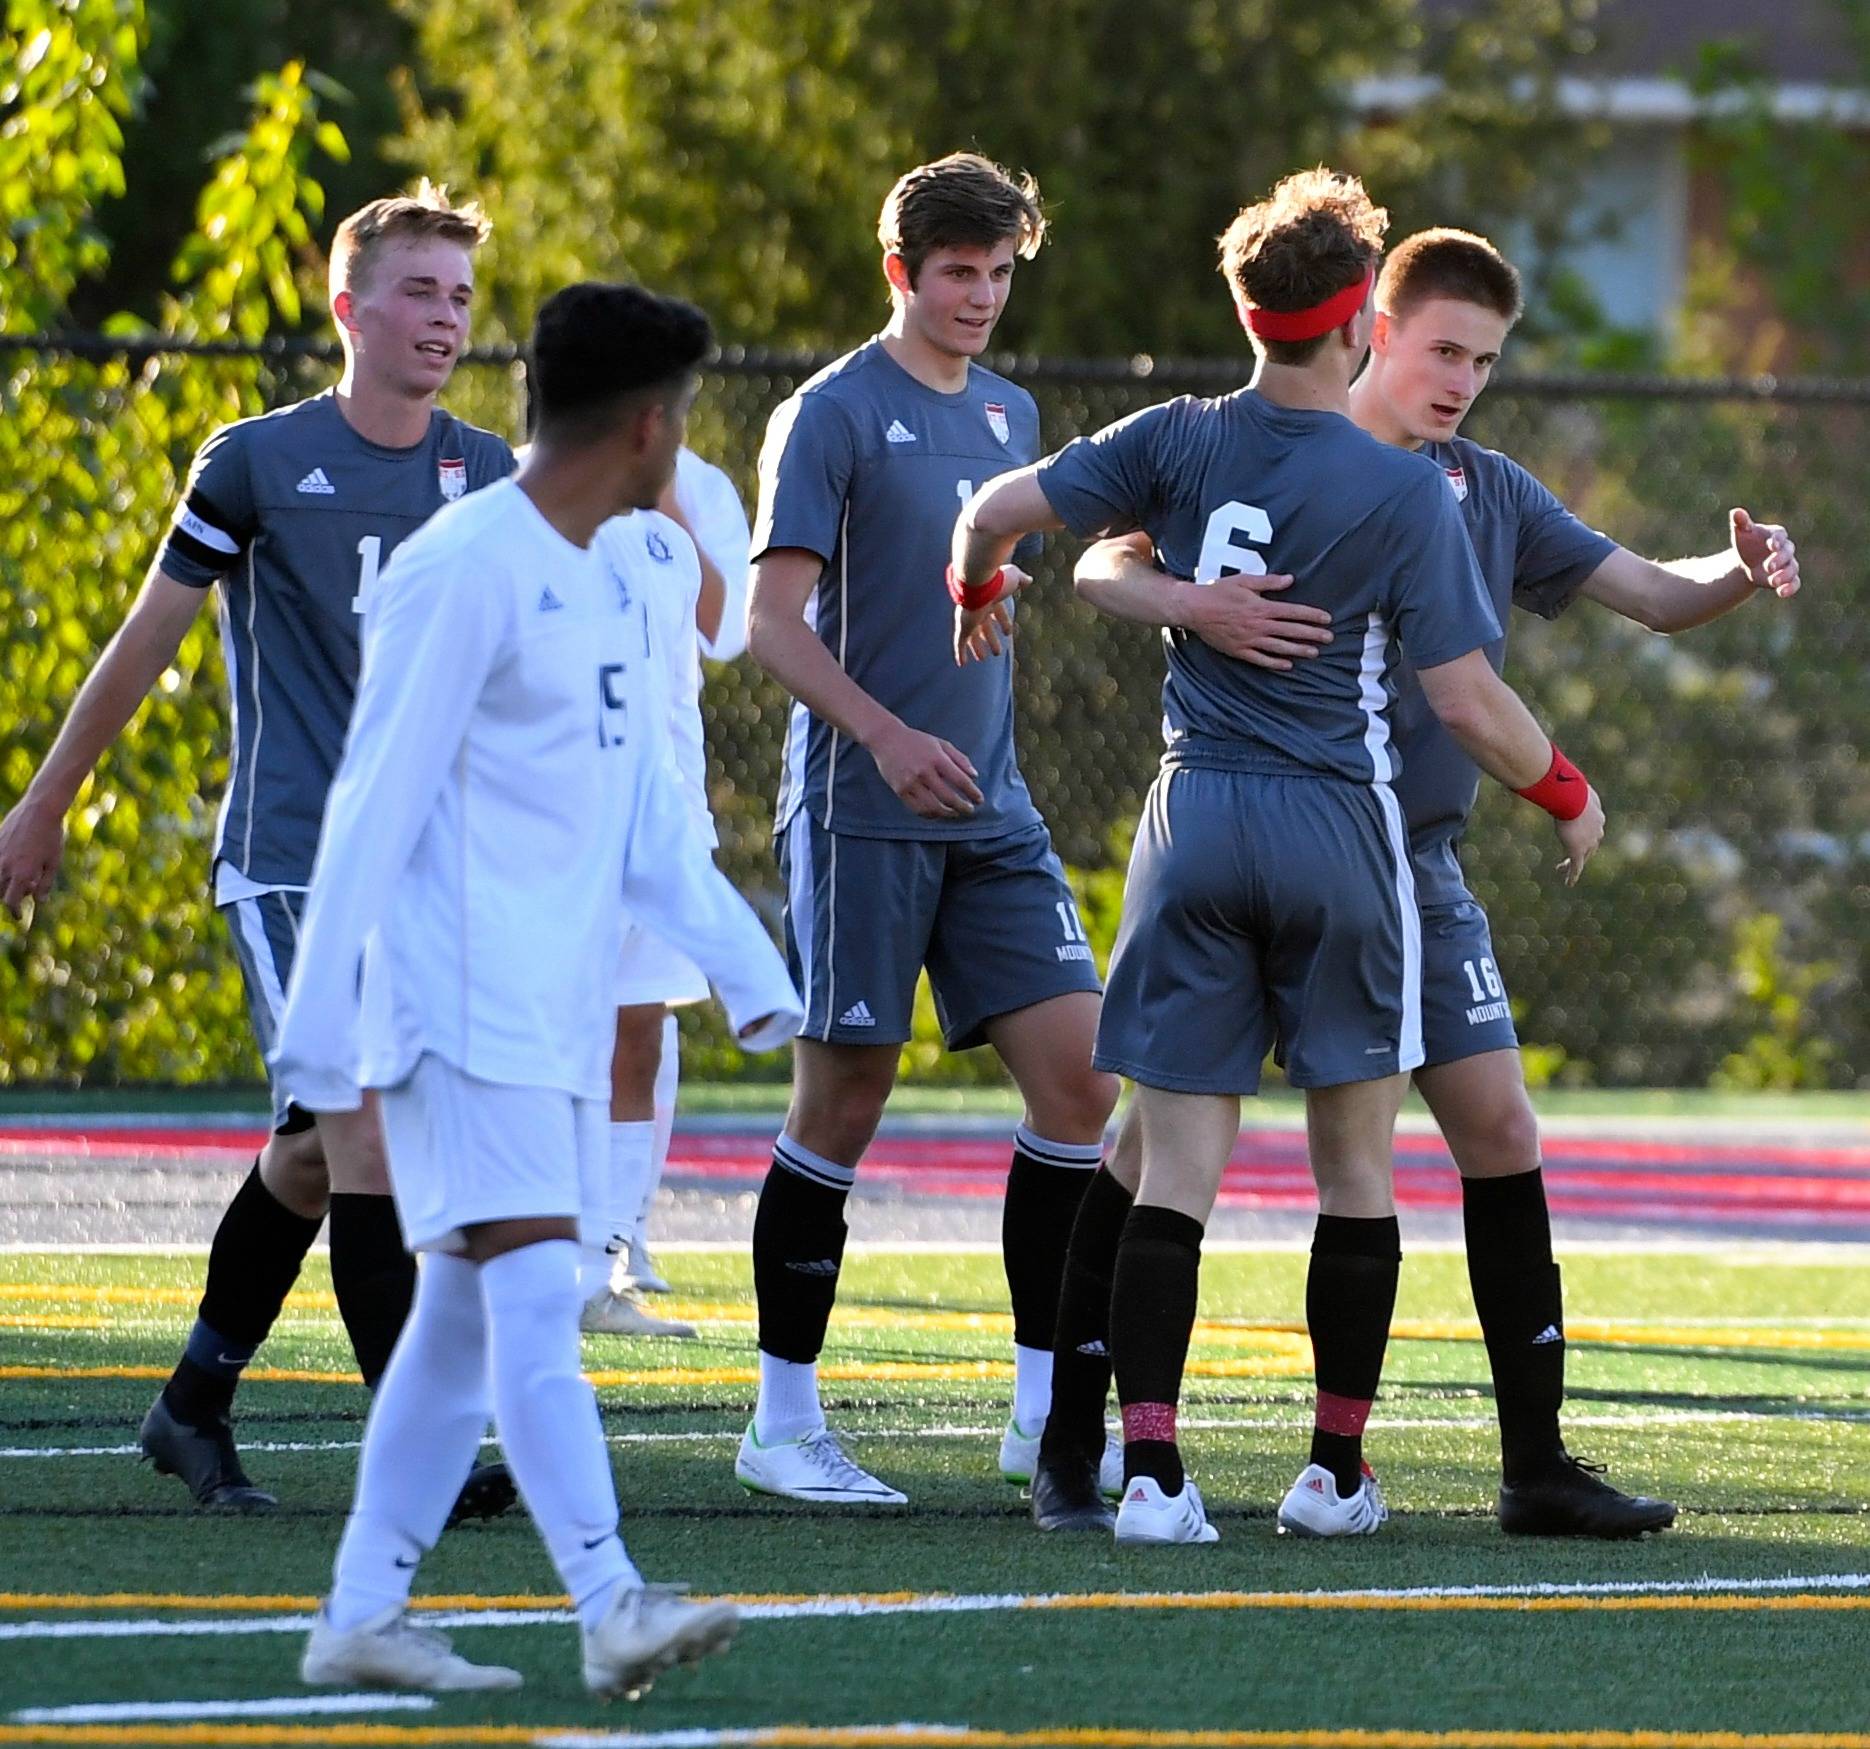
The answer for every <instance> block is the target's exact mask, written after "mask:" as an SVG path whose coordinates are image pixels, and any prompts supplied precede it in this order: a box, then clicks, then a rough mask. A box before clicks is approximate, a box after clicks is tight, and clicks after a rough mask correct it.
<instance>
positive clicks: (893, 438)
mask: <svg viewBox="0 0 1870 1749" xmlns="http://www.w3.org/2000/svg"><path fill="white" fill-rule="evenodd" d="M883 436H884V439H885V441H886V442H889V443H914V442H915V440H916V434H915V433H914V432H913V431H911V430H910V429H909V427H908V426H907V425H905V424H904V423H903V422H902V421H901V420H900V419H892V420H891V421H890V428H889V430H887V431H886V432H884V433H883Z"/></svg>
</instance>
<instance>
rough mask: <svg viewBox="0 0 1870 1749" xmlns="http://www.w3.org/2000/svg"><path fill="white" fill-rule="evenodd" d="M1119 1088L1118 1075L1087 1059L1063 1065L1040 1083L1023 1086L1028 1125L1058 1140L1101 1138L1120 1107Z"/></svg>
mask: <svg viewBox="0 0 1870 1749" xmlns="http://www.w3.org/2000/svg"><path fill="white" fill-rule="evenodd" d="M1120 1090H1121V1083H1119V1081H1118V1080H1117V1077H1116V1076H1115V1075H1110V1074H1106V1073H1105V1072H1104V1071H1103V1070H1102V1069H1094V1068H1092V1067H1091V1065H1090V1063H1089V1062H1088V1061H1087V1062H1085V1063H1083V1064H1082V1065H1080V1064H1076V1063H1074V1064H1071V1065H1070V1066H1069V1067H1067V1066H1064V1065H1060V1066H1058V1067H1057V1068H1055V1069H1054V1070H1053V1071H1052V1072H1051V1073H1050V1074H1049V1075H1047V1076H1046V1077H1045V1079H1044V1080H1043V1081H1042V1082H1041V1083H1040V1084H1039V1085H1038V1086H1035V1087H1022V1088H1021V1089H1020V1091H1021V1093H1022V1094H1023V1095H1024V1097H1025V1101H1026V1125H1027V1127H1028V1128H1029V1129H1031V1130H1033V1131H1034V1132H1035V1133H1036V1134H1038V1135H1042V1136H1045V1137H1048V1138H1049V1139H1050V1140H1052V1141H1055V1142H1095V1141H1099V1140H1101V1139H1102V1137H1103V1134H1104V1131H1105V1129H1106V1128H1107V1127H1108V1126H1109V1123H1110V1114H1111V1113H1112V1112H1113V1111H1115V1110H1116V1109H1117V1095H1118V1093H1119V1091H1120Z"/></svg>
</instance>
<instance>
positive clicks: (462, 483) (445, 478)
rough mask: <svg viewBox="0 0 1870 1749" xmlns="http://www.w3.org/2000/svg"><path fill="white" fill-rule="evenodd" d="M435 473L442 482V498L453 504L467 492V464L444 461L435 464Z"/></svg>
mask: <svg viewBox="0 0 1870 1749" xmlns="http://www.w3.org/2000/svg"><path fill="white" fill-rule="evenodd" d="M435 472H436V475H437V477H438V478H439V479H440V481H441V488H442V496H443V497H444V498H446V499H447V500H448V502H449V503H450V504H452V503H453V502H454V501H455V500H456V499H457V498H459V497H460V496H461V494H462V493H463V492H465V491H466V490H467V463H466V462H465V461H449V460H447V459H445V458H444V459H443V460H441V461H439V462H437V463H436V464H435Z"/></svg>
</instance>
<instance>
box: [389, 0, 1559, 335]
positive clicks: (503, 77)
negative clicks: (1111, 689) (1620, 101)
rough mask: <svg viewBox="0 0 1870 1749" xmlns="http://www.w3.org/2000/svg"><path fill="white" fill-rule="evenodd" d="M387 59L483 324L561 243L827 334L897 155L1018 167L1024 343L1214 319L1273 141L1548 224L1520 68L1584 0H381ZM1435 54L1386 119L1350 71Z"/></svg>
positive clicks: (782, 330)
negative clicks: (483, 253)
mask: <svg viewBox="0 0 1870 1749" xmlns="http://www.w3.org/2000/svg"><path fill="white" fill-rule="evenodd" d="M399 3H400V4H401V5H402V6H403V8H404V12H405V16H406V17H407V18H408V19H409V21H410V23H411V25H412V26H413V28H414V30H415V32H416V51H417V65H418V69H419V79H418V89H417V93H416V96H415V99H414V102H413V104H412V108H411V112H410V116H409V122H408V128H407V134H406V137H405V139H404V140H403V141H402V142H401V144H400V145H399V146H398V147H397V148H396V151H397V152H398V154H399V155H400V156H402V157H403V158H404V159H405V160H406V161H407V162H408V163H409V164H410V165H411V166H412V167H420V168H421V169H423V170H424V171H426V172H428V173H429V174H432V175H442V176H447V177H449V178H451V179H453V180H455V181H458V182H461V183H463V184H466V185H469V186H471V187H473V188H474V189H476V190H477V191H478V192H479V193H480V194H482V195H483V196H484V198H485V199H486V200H487V201H488V203H489V205H490V207H491V209H492V212H493V216H494V218H495V221H496V227H497V229H496V234H495V238H494V242H493V245H492V247H491V249H490V251H489V253H488V256H487V258H486V268H485V273H484V279H485V283H486V284H487V285H488V286H489V287H490V288H491V290H492V292H493V303H494V307H495V308H496V310H497V311H498V313H499V315H500V317H501V319H502V320H503V321H504V322H505V323H506V324H507V326H508V327H509V329H510V330H512V331H519V330H521V329H523V327H524V324H525V323H526V321H527V320H528V319H529V317H530V314H531V312H532V310H533V308H534V307H535V306H536V305H537V303H538V301H539V299H540V297H541V296H542V295H543V294H544V293H545V292H546V291H547V290H549V289H550V288H552V287H555V286H557V285H560V284H562V283H564V282H565V281H566V280H567V279H571V278H575V277H578V276H579V275H582V274H599V275H628V276H633V277H636V278H639V279H642V280H644V281H646V282H648V283H651V284H654V285H657V286H659V287H662V288H665V289H668V290H671V291H678V292H681V293H683V294H684V295H686V296H689V297H692V298H694V299H695V300H696V301H698V302H700V303H701V304H702V305H704V307H706V308H707V309H708V310H709V311H710V312H711V313H712V314H713V315H714V317H715V319H716V322H717V325H718V326H719V328H720V330H721V332H722V334H723V336H724V337H725V338H726V339H728V340H730V341H735V342H741V343H746V344H765V345H781V346H787V345H798V346H837V345H845V344H848V343H849V342H850V341H851V340H853V339H854V338H856V337H857V336H859V335H861V334H864V333H866V332H868V331H870V330H872V329H873V328H875V327H876V326H878V325H879V323H880V321H881V318H882V316H883V313H884V311H885V308H886V305H885V302H884V292H883V287H882V281H881V277H880V273H879V269H878V265H877V258H876V244H875V237H874V232H873V226H874V222H875V215H876V211H877V208H878V206H879V205H880V203H881V201H882V197H883V194H884V192H885V190H887V188H888V187H889V185H890V183H891V181H892V180H893V179H894V177H895V176H896V175H897V174H898V173H899V172H900V171H902V170H903V169H905V168H907V167H908V166H909V165H910V164H913V163H915V162H917V161H918V160H920V159H923V158H926V157H930V156H933V155H935V154H937V153H940V152H943V151H947V150H950V149H953V148H956V147H973V148H976V149H978V150H981V151H984V152H986V153H988V154H989V155H991V156H993V157H996V158H999V159H1001V160H1003V161H1005V162H1008V163H1012V164H1015V165H1021V166H1025V167H1028V168H1030V169H1032V170H1033V171H1034V172H1035V173H1036V174H1037V175H1038V177H1039V179H1040V181H1041V183H1042V185H1043V187H1044V190H1045V193H1046V196H1047V200H1048V204H1049V206H1050V208H1051V210H1052V213H1053V216H1054V218H1055V220H1056V223H1057V226H1058V231H1057V238H1058V241H1057V244H1056V246H1055V247H1054V248H1052V249H1049V250H1047V251H1046V252H1045V254H1043V255H1042V256H1041V257H1040V259H1039V260H1038V261H1037V262H1036V263H1034V264H1033V266H1032V267H1031V268H1030V269H1024V270H1022V275H1023V279H1022V286H1021V290H1020V293H1019V295H1018V297H1016V299H1015V300H1014V302H1013V304H1012V306H1011V308H1010V311H1009V314H1008V317H1007V319H1006V322H1005V324H1004V325H1003V328H1002V336H1003V339H1004V341H1005V342H1006V344H1007V345H1009V346H1011V347H1014V348H1017V349H1020V350H1033V351H1045V352H1049V353H1053V354H1061V353H1063V354H1078V355H1090V354H1111V353H1115V354H1120V355H1127V354H1130V353H1134V352H1139V351H1148V352H1151V353H1153V354H1157V355H1172V354H1178V353H1211V352H1215V351H1220V350H1228V349H1232V348H1234V347H1235V346H1237V345H1238V335H1237V331H1236V329H1235V328H1234V325H1233V319H1232V315H1231V312H1230V310H1229V307H1228V304H1227V300H1226V298H1225V296H1224V295H1223V294H1222V293H1221V291H1220V289H1219V287H1218V286H1217V284H1216V281H1215V276H1214V267H1215V251H1214V238H1215V235H1216V234H1217V232H1218V231H1219V230H1220V229H1221V227H1222V226H1223V225H1224V224H1225V223H1226V221H1227V219H1228V218H1229V217H1230V216H1231V214H1232V213H1233V212H1234V210H1235V209H1236V208H1237V207H1238V206H1239V205H1240V204H1241V203H1242V202H1243V201H1244V200H1247V199H1250V198H1252V197H1253V196H1255V195H1256V194H1258V193H1260V192H1262V191H1263V190H1264V189H1265V188H1267V187H1268V186H1269V185H1270V184H1271V183H1272V182H1273V181H1274V180H1275V179H1276V178H1277V177H1278V176H1279V175H1281V174H1283V173H1285V172H1286V171H1288V170H1291V169H1294V168H1297V167H1300V166H1302V165H1305V164H1309V163H1313V162H1316V161H1319V160H1321V159H1329V160H1332V161H1334V162H1337V163H1341V164H1343V165H1345V166H1347V167H1348V168H1351V169H1363V168H1367V169H1368V170H1369V171H1370V172H1371V174H1372V176H1373V178H1375V179H1376V188H1377V192H1378V194H1379V196H1380V197H1381V198H1382V199H1383V200H1385V201H1386V202H1387V203H1389V204H1390V205H1391V206H1392V208H1393V209H1394V211H1395V215H1396V218H1397V221H1398V224H1399V225H1401V226H1405V227H1413V226H1416V225H1422V224H1429V223H1442V222H1458V223H1467V224H1475V223H1479V224H1489V223H1493V222H1495V221H1497V220H1498V219H1500V218H1501V217H1502V216H1503V215H1505V214H1506V213H1507V212H1509V211H1512V212H1516V213H1522V214H1523V213H1524V212H1526V211H1527V210H1529V209H1536V210H1537V212H1538V213H1539V214H1540V215H1542V217H1541V221H1540V222H1541V224H1543V225H1546V226H1547V228H1548V229H1550V228H1553V227H1559V226H1561V225H1562V220H1563V217H1564V215H1565V214H1566V212H1567V211H1568V210H1569V209H1568V203H1567V201H1566V193H1567V189H1568V187H1569V184H1568V181H1567V167H1568V165H1571V164H1575V162H1576V161H1577V158H1578V155H1579V153H1580V152H1582V151H1583V150H1584V149H1586V148H1587V147H1588V145H1589V143H1590V142H1589V140H1588V138H1587V137H1584V136H1582V135H1581V134H1580V132H1579V130H1578V129H1577V127H1576V126H1575V124H1569V123H1567V124H1563V125H1561V124H1560V122H1559V121H1558V119H1557V112H1556V109H1555V106H1554V105H1552V104H1551V103H1550V102H1549V100H1548V99H1549V89H1550V85H1551V81H1552V79H1553V78H1554V77H1555V75H1556V73H1557V72H1559V71H1562V70H1563V67H1564V64H1565V62H1566V59H1567V57H1568V56H1570V55H1572V54H1574V53H1575V52H1577V51H1578V50H1579V49H1580V48H1581V47H1582V46H1584V43H1585V41H1586V40H1587V39H1586V35H1585V25H1586V22H1587V21H1588V18H1589V16H1590V12H1591V0H1489V3H1488V4H1487V5H1485V6H1483V7H1481V8H1480V9H1479V10H1478V11H1476V12H1475V13H1473V14H1472V15H1471V16H1465V17H1462V18H1460V19H1457V20H1454V21H1452V22H1450V23H1448V24H1446V25H1444V26H1441V27H1439V28H1438V29H1436V30H1434V31H1430V30H1428V29H1427V28H1426V27H1425V26H1424V24H1423V16H1424V14H1425V11H1426V10H1427V9H1425V8H1424V7H1423V6H1422V5H1421V3H1420V0H1311V3H1310V4H1308V5H1306V6H1304V7H1296V6H1292V5H1289V4H1282V3H1280V0H1232V3H1230V4H1227V5H1219V4H1212V3H1203V4H1193V5H1190V4H1181V3H1179V0H1178V3H1176V4H1169V3H1166V0H1153V3H1149V4H1117V3H1115V0H1031V3H1029V4H1027V5H1024V6H1019V7H1009V6H1004V5H997V4H993V3H992V0H845V3H843V4H840V5H838V6H835V7H828V6H822V5H817V4H812V3H810V0H661V3H660V4H657V5H655V6H643V5H640V4H638V3H637V0H527V3H525V4H521V3H520V0H458V3H457V4H455V5H452V6H449V7H446V8H440V7H432V6H427V5H423V4H419V3H418V0H399ZM1412 69H1416V70H1421V71H1424V72H1427V73H1430V74H1433V75H1435V76H1436V77H1437V78H1438V79H1439V80H1440V84H1439V86H1438V88H1437V89H1436V92H1435V94H1434V95H1433V96H1432V97H1431V98H1430V100H1429V102H1428V105H1427V107H1426V108H1425V109H1423V110H1422V111H1420V112H1415V111H1411V112H1410V113H1409V114H1408V115H1407V116H1406V117H1404V118H1401V119H1399V120H1393V121H1392V120H1386V119H1385V118H1383V117H1382V116H1366V115H1362V114H1360V113H1359V112H1357V111H1356V110H1355V109H1354V108H1353V103H1352V98H1353V95H1354V92H1355V82H1356V81H1357V80H1358V79H1359V78H1360V77H1362V76H1366V75H1373V74H1378V73H1384V74H1387V73H1391V72H1394V71H1397V70H1402V71H1409V70H1412Z"/></svg>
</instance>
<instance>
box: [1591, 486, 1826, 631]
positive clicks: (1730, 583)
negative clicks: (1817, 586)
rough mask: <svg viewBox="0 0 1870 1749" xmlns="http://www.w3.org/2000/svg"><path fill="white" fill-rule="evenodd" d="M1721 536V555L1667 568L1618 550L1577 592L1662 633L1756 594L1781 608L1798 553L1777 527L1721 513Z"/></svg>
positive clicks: (1793, 580) (1714, 615) (1795, 585)
mask: <svg viewBox="0 0 1870 1749" xmlns="http://www.w3.org/2000/svg"><path fill="white" fill-rule="evenodd" d="M1728 532H1729V535H1730V537H1731V540H1732V544H1731V545H1730V546H1729V547H1728V548H1727V549H1726V550H1725V551H1723V552H1718V553H1709V554H1708V555H1706V556H1705V557H1704V558H1699V559H1676V560H1674V561H1672V562H1670V563H1668V564H1663V563H1660V562H1659V561H1657V560H1655V559H1645V558H1643V557H1642V556H1641V555H1639V554H1637V553H1632V552H1630V551H1628V550H1627V549H1626V548H1623V547H1618V548H1617V550H1616V551H1615V552H1613V553H1612V554H1611V555H1610V556H1609V557H1608V558H1607V559H1605V560H1604V562H1603V563H1602V564H1601V565H1599V566H1598V568H1597V569H1596V570H1595V571H1593V572H1592V573H1591V575H1590V576H1589V577H1588V578H1587V579H1586V580H1585V583H1584V588H1583V591H1582V593H1584V594H1585V595H1587V596H1589V597H1590V599H1591V600H1593V601H1596V602H1599V603H1601V604H1602V605H1603V606H1605V607H1608V608H1609V609H1610V610H1611V611H1612V612H1613V613H1620V614H1622V615H1623V617H1624V618H1625V619H1629V620H1634V621H1635V622H1636V623H1637V624H1638V625H1641V626H1647V627H1648V628H1649V630H1651V631H1652V632H1663V633H1669V632H1685V631H1689V630H1691V629H1692V628H1693V627H1695V626H1700V625H1706V624H1707V623H1708V622H1709V621H1710V620H1715V619H1719V618H1720V617H1721V615H1722V614H1724V613H1732V612H1733V610H1734V609H1735V608H1736V607H1739V606H1740V605H1741V604H1742V603H1743V602H1747V601H1750V600H1752V598H1753V597H1754V596H1755V595H1758V594H1760V593H1761V592H1762V591H1769V592H1770V593H1772V594H1773V595H1776V596H1778V597H1779V599H1780V600H1781V601H1789V600H1791V598H1792V597H1793V596H1795V595H1796V594H1798V592H1799V584H1800V581H1801V579H1800V577H1799V558H1798V549H1797V547H1796V546H1795V545H1794V544H1793V540H1792V536H1791V535H1789V534H1788V533H1787V532H1786V530H1785V529H1784V528H1783V527H1782V526H1781V525H1780V524H1779V523H1776V522H1755V521H1754V520H1753V518H1752V517H1751V516H1749V515H1748V514H1747V512H1746V511H1745V510H1742V509H1739V508H1736V509H1734V510H1731V511H1729V512H1728Z"/></svg>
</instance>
